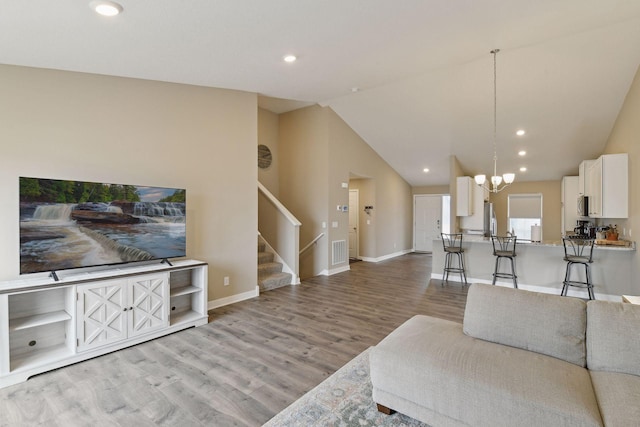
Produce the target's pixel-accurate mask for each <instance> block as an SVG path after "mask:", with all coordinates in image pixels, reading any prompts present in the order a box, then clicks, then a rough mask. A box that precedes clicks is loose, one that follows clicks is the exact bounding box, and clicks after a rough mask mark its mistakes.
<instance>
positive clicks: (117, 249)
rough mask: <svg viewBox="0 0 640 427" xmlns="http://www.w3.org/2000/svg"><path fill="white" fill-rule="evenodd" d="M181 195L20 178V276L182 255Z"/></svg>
mask: <svg viewBox="0 0 640 427" xmlns="http://www.w3.org/2000/svg"><path fill="white" fill-rule="evenodd" d="M185 202H186V191H185V190H184V189H174V188H160V187H143V186H135V185H118V184H104V183H95V182H83V181H64V180H55V179H42V178H24V177H20V274H25V273H35V272H41V271H56V270H64V269H70V268H79V267H91V266H97V265H105V264H119V263H125V262H135V261H148V260H154V259H168V258H176V257H183V256H185V255H186V234H187V229H186V216H185V213H186V210H185Z"/></svg>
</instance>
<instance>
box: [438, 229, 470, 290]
mask: <svg viewBox="0 0 640 427" xmlns="http://www.w3.org/2000/svg"><path fill="white" fill-rule="evenodd" d="M440 235H441V236H442V246H443V247H444V254H445V256H444V272H443V273H442V280H443V281H444V282H448V281H449V273H459V274H460V279H461V281H462V283H463V286H464V285H466V284H467V274H466V273H465V271H464V249H463V248H462V233H453V234H447V233H440ZM454 255H455V256H456V257H457V258H458V266H457V267H454V266H453V262H452V258H453V256H454ZM443 284H444V283H443Z"/></svg>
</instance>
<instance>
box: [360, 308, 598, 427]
mask: <svg viewBox="0 0 640 427" xmlns="http://www.w3.org/2000/svg"><path fill="white" fill-rule="evenodd" d="M370 365H371V382H372V384H373V398H374V400H375V401H376V402H377V403H380V404H382V405H387V406H389V407H391V408H392V409H396V410H402V411H406V412H405V414H406V415H408V416H411V417H414V418H417V419H420V420H421V421H423V422H426V423H436V422H440V423H442V424H443V425H473V426H560V425H561V426H599V425H601V417H600V414H599V412H598V406H597V403H596V399H595V395H594V392H593V387H592V386H591V379H590V377H589V373H588V371H587V370H586V369H584V368H581V367H579V366H576V365H575V364H572V363H568V362H565V361H562V360H559V359H557V358H553V357H549V356H544V355H541V354H538V353H533V352H529V351H525V350H522V349H518V348H514V347H509V346H504V345H500V344H494V343H490V342H487V341H484V340H479V339H475V338H472V337H470V336H467V335H465V334H464V333H463V332H462V325H460V324H458V323H454V322H449V321H446V320H442V319H437V318H433V317H428V316H415V317H413V318H412V319H409V320H408V321H407V322H406V323H404V324H403V325H402V326H400V327H399V328H398V329H396V330H395V331H394V332H392V333H391V334H390V335H389V336H387V337H386V338H385V339H384V340H382V341H381V342H380V343H379V344H378V345H377V346H376V347H374V348H373V349H372V350H371V354H370ZM403 400H407V401H409V402H413V404H415V405H412V404H407V405H401V404H400V403H401V402H402V401H403ZM394 406H395V408H394ZM417 407H424V408H426V409H427V410H425V411H422V410H412V408H414V409H415V408H417ZM429 412H432V413H436V414H438V417H437V418H435V419H434V418H428V417H427V416H426V414H428V413H429ZM446 420H451V422H448V421H446ZM453 420H455V422H454V421H453Z"/></svg>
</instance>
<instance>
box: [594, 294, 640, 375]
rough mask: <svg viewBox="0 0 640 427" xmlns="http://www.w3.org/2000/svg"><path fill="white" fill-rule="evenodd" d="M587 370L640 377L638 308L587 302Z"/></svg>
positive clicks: (620, 304)
mask: <svg viewBox="0 0 640 427" xmlns="http://www.w3.org/2000/svg"><path fill="white" fill-rule="evenodd" d="M587 366H588V368H589V369H594V370H596V371H611V372H621V373H624V374H633V375H640V305H634V304H628V303H622V302H608V301H590V302H589V304H588V305H587Z"/></svg>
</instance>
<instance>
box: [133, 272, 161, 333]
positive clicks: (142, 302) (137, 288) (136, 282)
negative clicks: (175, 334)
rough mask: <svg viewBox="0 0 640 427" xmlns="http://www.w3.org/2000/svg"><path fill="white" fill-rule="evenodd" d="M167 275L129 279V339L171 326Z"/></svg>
mask: <svg viewBox="0 0 640 427" xmlns="http://www.w3.org/2000/svg"><path fill="white" fill-rule="evenodd" d="M167 277H168V276H167V275H166V274H156V275H147V276H141V277H135V278H131V279H129V286H128V288H127V293H128V295H127V296H128V302H129V314H128V316H129V317H128V324H129V329H128V331H129V337H134V336H137V335H141V334H146V333H149V332H152V331H154V330H156V329H162V328H166V327H167V326H168V325H169V309H168V307H169V306H168V304H167V299H168V295H167V291H168V288H169V281H168V278H167Z"/></svg>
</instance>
